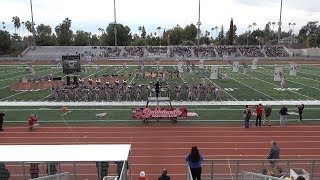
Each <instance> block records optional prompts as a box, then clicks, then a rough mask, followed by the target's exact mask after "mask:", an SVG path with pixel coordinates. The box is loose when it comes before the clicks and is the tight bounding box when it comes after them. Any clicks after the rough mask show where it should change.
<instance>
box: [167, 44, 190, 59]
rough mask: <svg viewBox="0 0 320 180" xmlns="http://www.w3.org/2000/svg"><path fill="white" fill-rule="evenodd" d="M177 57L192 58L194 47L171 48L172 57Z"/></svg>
mask: <svg viewBox="0 0 320 180" xmlns="http://www.w3.org/2000/svg"><path fill="white" fill-rule="evenodd" d="M175 56H180V57H181V56H182V57H192V47H189V46H176V47H170V57H175Z"/></svg>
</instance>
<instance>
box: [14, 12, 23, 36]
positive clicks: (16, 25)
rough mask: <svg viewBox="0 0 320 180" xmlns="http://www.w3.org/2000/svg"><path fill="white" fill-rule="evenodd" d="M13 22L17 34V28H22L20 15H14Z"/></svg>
mask: <svg viewBox="0 0 320 180" xmlns="http://www.w3.org/2000/svg"><path fill="white" fill-rule="evenodd" d="M12 22H13V24H14V32H15V34H17V30H18V29H19V28H20V26H21V24H20V18H19V17H18V16H13V17H12Z"/></svg>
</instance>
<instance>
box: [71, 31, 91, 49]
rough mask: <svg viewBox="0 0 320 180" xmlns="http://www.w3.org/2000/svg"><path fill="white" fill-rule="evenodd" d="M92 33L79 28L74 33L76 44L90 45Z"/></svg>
mask: <svg viewBox="0 0 320 180" xmlns="http://www.w3.org/2000/svg"><path fill="white" fill-rule="evenodd" d="M90 39H91V33H89V32H85V31H83V30H78V31H77V32H76V34H75V35H74V45H75V46H88V45H90Z"/></svg>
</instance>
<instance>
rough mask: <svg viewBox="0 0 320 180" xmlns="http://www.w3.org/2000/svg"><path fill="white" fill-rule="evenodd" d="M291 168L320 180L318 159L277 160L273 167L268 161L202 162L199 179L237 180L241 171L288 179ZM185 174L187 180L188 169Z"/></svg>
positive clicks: (233, 160)
mask: <svg viewBox="0 0 320 180" xmlns="http://www.w3.org/2000/svg"><path fill="white" fill-rule="evenodd" d="M292 168H302V169H304V170H305V171H306V172H308V174H309V177H310V178H309V179H310V180H320V159H279V160H277V164H276V166H275V167H272V166H271V165H270V160H269V159H237V160H235V159H218V160H204V161H203V162H202V175H201V179H204V180H206V179H210V180H213V179H233V180H239V179H241V172H243V171H249V172H253V173H258V174H263V172H264V171H266V170H267V171H277V172H275V173H278V172H281V173H283V174H285V175H286V176H287V177H288V176H289V175H290V169H292ZM186 173H187V180H189V179H188V178H189V175H188V174H189V173H190V170H189V169H188V168H187V171H186ZM191 177H192V176H191Z"/></svg>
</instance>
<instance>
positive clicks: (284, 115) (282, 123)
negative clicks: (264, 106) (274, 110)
mask: <svg viewBox="0 0 320 180" xmlns="http://www.w3.org/2000/svg"><path fill="white" fill-rule="evenodd" d="M279 114H280V126H281V127H284V126H286V125H287V118H288V108H287V107H286V106H282V108H281V109H280V111H279Z"/></svg>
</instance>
